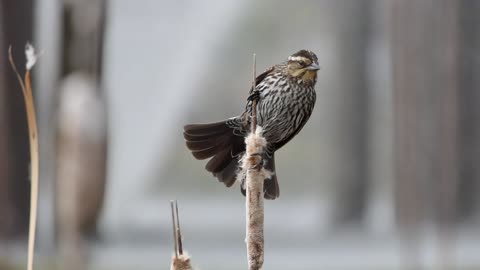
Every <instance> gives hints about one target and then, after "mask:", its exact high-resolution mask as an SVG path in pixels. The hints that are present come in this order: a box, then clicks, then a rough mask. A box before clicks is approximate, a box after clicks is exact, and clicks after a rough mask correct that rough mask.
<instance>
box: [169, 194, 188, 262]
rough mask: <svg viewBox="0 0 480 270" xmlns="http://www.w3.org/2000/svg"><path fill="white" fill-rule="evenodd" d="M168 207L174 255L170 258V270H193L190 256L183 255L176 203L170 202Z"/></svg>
mask: <svg viewBox="0 0 480 270" xmlns="http://www.w3.org/2000/svg"><path fill="white" fill-rule="evenodd" d="M170 207H171V210H172V225H173V242H174V255H173V256H172V263H171V265H170V270H193V267H192V264H191V262H190V256H188V254H186V253H183V244H182V233H181V230H180V219H179V215H178V203H177V201H176V200H175V201H170Z"/></svg>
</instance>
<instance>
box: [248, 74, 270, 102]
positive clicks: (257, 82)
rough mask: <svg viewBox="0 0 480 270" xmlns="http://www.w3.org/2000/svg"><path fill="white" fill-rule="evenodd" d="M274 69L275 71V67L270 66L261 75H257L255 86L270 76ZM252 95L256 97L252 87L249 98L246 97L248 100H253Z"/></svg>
mask: <svg viewBox="0 0 480 270" xmlns="http://www.w3.org/2000/svg"><path fill="white" fill-rule="evenodd" d="M274 69H275V66H271V67H270V68H268V69H267V70H265V71H264V72H263V73H262V74H260V75H258V76H257V78H255V85H259V84H260V83H261V82H262V81H263V80H264V79H265V78H266V77H267V75H268V74H270V73H271V72H272V71H273V70H274ZM252 95H256V93H255V91H254V89H253V87H252V88H250V96H249V97H248V100H252V99H254V97H252Z"/></svg>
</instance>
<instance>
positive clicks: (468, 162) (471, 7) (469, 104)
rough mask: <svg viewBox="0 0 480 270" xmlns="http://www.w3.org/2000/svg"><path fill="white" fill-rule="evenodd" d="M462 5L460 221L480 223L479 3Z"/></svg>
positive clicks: (461, 2)
mask: <svg viewBox="0 0 480 270" xmlns="http://www.w3.org/2000/svg"><path fill="white" fill-rule="evenodd" d="M459 2H460V33H459V34H460V45H461V46H460V64H459V69H460V72H461V74H460V76H459V89H461V95H460V96H459V102H458V106H459V120H460V123H459V125H460V133H461V134H459V137H458V140H459V143H460V145H459V161H458V163H459V171H460V181H461V182H460V185H459V194H458V203H459V206H458V207H459V209H458V210H459V213H458V215H459V218H461V219H469V218H470V219H473V220H475V219H477V221H478V220H479V219H480V181H479V180H480V106H479V102H480V91H479V89H480V76H479V74H480V57H478V55H479V54H480V16H479V14H480V1H470V0H461V1H459Z"/></svg>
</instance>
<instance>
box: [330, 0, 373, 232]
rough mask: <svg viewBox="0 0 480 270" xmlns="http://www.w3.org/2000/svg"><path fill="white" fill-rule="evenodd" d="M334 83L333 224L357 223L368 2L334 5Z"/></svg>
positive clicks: (363, 168)
mask: <svg viewBox="0 0 480 270" xmlns="http://www.w3.org/2000/svg"><path fill="white" fill-rule="evenodd" d="M336 4H337V5H338V6H337V8H338V12H339V14H338V15H337V16H336V17H335V18H336V19H335V20H340V21H337V22H336V25H338V27H339V28H338V29H337V31H338V42H339V44H338V50H339V51H338V57H339V59H338V63H339V64H338V65H339V66H338V72H337V74H338V76H340V77H339V78H338V82H339V86H338V87H339V91H338V92H337V93H336V95H337V96H336V97H335V99H336V100H335V101H334V102H337V103H338V104H336V105H335V106H334V107H335V108H334V110H335V112H334V114H335V121H336V123H335V125H334V126H335V130H334V131H332V132H333V133H332V135H333V136H334V141H335V145H336V148H335V151H336V152H337V153H336V154H335V155H333V156H334V157H337V158H338V160H336V161H335V163H336V164H337V166H335V167H334V168H335V170H334V171H333V175H332V178H334V179H333V182H334V184H335V186H336V187H335V191H334V192H335V193H336V194H335V199H334V200H335V202H334V208H335V209H334V220H335V222H340V223H344V222H350V221H358V220H359V219H360V218H362V217H363V214H364V210H365V203H366V191H367V189H368V182H367V179H366V177H367V167H368V165H367V163H368V161H367V158H366V157H367V148H366V142H367V138H366V136H367V107H368V105H367V103H368V95H367V91H366V50H367V40H368V35H369V33H368V24H369V20H368V15H369V14H368V13H369V10H370V0H362V1H353V2H352V1H338V2H336Z"/></svg>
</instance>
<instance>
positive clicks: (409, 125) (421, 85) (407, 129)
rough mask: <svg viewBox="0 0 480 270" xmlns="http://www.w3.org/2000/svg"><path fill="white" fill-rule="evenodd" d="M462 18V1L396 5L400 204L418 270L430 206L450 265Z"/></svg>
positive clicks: (401, 0) (404, 0)
mask: <svg viewBox="0 0 480 270" xmlns="http://www.w3.org/2000/svg"><path fill="white" fill-rule="evenodd" d="M458 15H459V13H458V2H457V1H456V0H442V1H432V0H430V1H415V0H394V3H393V20H392V24H393V25H392V26H393V29H392V52H393V69H394V72H393V75H394V78H393V83H394V99H395V112H394V113H395V157H396V185H397V194H396V195H397V198H396V199H397V203H398V208H397V209H398V221H399V225H400V227H401V229H402V230H403V231H404V232H405V234H404V236H405V237H406V240H407V241H406V244H407V248H406V251H407V252H408V254H409V255H410V257H407V258H406V260H407V261H408V262H410V265H409V266H410V267H411V268H418V263H419V261H418V260H417V259H418V258H416V256H417V254H416V253H418V250H416V247H417V246H418V243H417V241H418V240H419V239H418V236H419V234H418V233H419V231H418V229H419V225H420V223H421V221H422V219H423V218H424V217H425V216H424V213H425V212H424V211H425V210H426V209H427V208H431V209H432V210H433V211H434V212H436V213H437V215H436V216H434V218H435V217H436V218H435V220H436V221H437V224H439V226H440V227H439V228H440V230H439V232H440V234H439V240H440V242H439V243H440V244H439V248H440V249H439V251H440V253H439V257H438V258H439V261H438V262H439V264H440V265H439V266H441V267H444V268H449V267H452V265H451V264H452V261H451V258H450V255H451V250H450V243H451V240H452V239H451V237H450V236H451V235H452V234H451V233H452V229H453V228H452V222H453V221H454V220H453V219H454V216H453V212H454V210H455V202H456V190H457V185H458V179H457V178H458V169H457V154H458V153H457V151H458V150H457V148H458V146H457V144H458V143H457V130H458V126H457V122H458V119H457V110H458V108H457V97H458V60H457V58H458V38H459V36H458V21H459V17H458ZM422 190H425V191H428V192H422ZM431 191H433V192H431ZM429 198H431V200H428V199H429ZM426 201H432V202H433V203H434V204H433V205H428V204H427V203H426ZM420 240H421V239H420Z"/></svg>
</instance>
